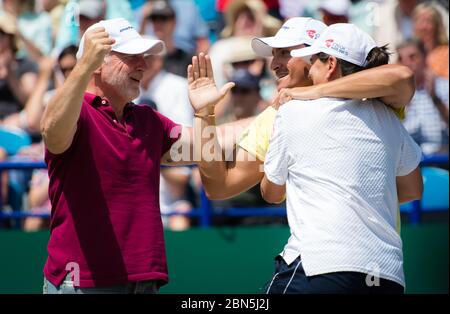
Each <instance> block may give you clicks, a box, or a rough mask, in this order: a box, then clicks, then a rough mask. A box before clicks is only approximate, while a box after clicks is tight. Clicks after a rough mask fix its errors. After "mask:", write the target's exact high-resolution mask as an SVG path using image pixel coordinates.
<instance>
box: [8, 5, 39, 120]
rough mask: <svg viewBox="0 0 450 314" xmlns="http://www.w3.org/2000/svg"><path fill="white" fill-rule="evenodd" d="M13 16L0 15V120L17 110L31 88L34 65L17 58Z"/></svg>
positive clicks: (34, 74)
mask: <svg viewBox="0 0 450 314" xmlns="http://www.w3.org/2000/svg"><path fill="white" fill-rule="evenodd" d="M13 21H14V20H13V18H12V17H10V16H9V15H7V14H3V15H2V16H0V120H2V119H3V118H4V117H5V116H7V115H9V114H12V113H16V112H19V111H20V109H21V108H22V107H23V106H24V105H25V103H26V101H27V99H28V97H29V95H30V94H31V91H32V90H33V88H34V86H35V84H36V80H37V75H36V67H35V66H34V64H32V63H31V62H30V61H28V60H27V59H25V58H23V57H22V58H17V57H16V52H17V40H18V37H17V35H16V34H17V28H16V26H15V23H14V22H13Z"/></svg>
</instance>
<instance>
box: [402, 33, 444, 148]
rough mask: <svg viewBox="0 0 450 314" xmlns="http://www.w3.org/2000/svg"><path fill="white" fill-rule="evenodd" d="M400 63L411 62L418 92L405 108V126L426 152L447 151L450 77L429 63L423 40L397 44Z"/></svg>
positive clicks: (410, 65) (407, 63)
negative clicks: (436, 72)
mask: <svg viewBox="0 0 450 314" xmlns="http://www.w3.org/2000/svg"><path fill="white" fill-rule="evenodd" d="M397 52H398V55H399V59H398V61H399V63H401V64H403V65H406V66H408V67H409V68H410V69H411V70H412V71H413V72H414V76H415V80H416V92H415V94H414V97H413V99H412V100H411V102H410V104H409V105H408V106H407V108H406V118H405V120H404V121H403V123H404V125H405V128H406V129H407V130H408V132H409V134H410V135H411V136H412V137H413V138H414V140H415V141H416V142H417V143H418V144H419V145H420V146H421V148H422V151H423V153H424V154H426V155H430V154H434V153H441V152H447V153H448V110H449V109H448V108H449V107H448V93H449V92H448V86H449V83H448V79H445V78H442V77H437V76H436V75H434V74H433V72H432V71H431V70H430V69H429V68H428V67H427V64H426V50H425V47H424V45H423V43H422V42H420V41H419V40H417V39H409V40H407V41H405V42H403V43H402V44H401V45H399V46H398V48H397Z"/></svg>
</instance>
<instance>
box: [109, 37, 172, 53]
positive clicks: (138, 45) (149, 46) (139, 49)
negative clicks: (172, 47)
mask: <svg viewBox="0 0 450 314" xmlns="http://www.w3.org/2000/svg"><path fill="white" fill-rule="evenodd" d="M164 49H165V46H164V42H162V41H161V40H157V39H147V38H135V39H133V40H130V41H128V42H127V43H125V44H123V45H120V44H119V45H117V46H116V47H114V46H113V48H112V51H116V52H120V53H124V54H129V55H139V54H142V53H147V54H151V55H158V54H160V53H162V52H164Z"/></svg>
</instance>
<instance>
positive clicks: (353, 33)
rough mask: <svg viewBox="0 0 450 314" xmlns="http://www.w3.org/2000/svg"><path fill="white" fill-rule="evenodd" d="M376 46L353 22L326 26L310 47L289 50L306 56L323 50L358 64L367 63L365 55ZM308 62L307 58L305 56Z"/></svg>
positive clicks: (293, 53)
mask: <svg viewBox="0 0 450 314" xmlns="http://www.w3.org/2000/svg"><path fill="white" fill-rule="evenodd" d="M375 47H377V44H376V43H375V41H374V40H373V39H372V37H370V36H369V35H368V34H367V33H365V32H363V31H362V30H360V29H359V28H358V27H356V26H355V25H353V24H347V23H337V24H333V25H330V26H328V27H327V28H326V29H325V30H324V31H323V32H322V33H321V34H320V38H319V39H318V40H316V41H315V42H314V43H313V44H312V46H311V47H305V48H301V49H296V50H292V51H291V56H293V57H307V56H311V55H315V54H318V53H320V52H324V53H326V54H329V55H331V56H334V57H336V58H338V59H342V60H345V61H348V62H350V63H353V64H355V65H359V66H365V65H366V64H367V60H366V58H367V55H368V54H369V52H370V51H371V50H372V49H373V48H375ZM305 60H307V61H308V62H309V60H308V59H306V58H305Z"/></svg>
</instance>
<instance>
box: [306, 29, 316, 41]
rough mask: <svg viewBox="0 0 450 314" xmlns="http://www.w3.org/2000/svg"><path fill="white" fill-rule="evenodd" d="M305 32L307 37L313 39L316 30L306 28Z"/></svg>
mask: <svg viewBox="0 0 450 314" xmlns="http://www.w3.org/2000/svg"><path fill="white" fill-rule="evenodd" d="M306 34H308V36H309V38H312V39H314V35H316V31H315V30H313V29H308V30H307V31H306Z"/></svg>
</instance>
